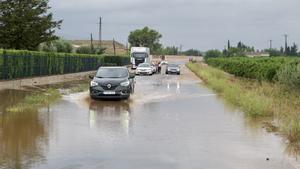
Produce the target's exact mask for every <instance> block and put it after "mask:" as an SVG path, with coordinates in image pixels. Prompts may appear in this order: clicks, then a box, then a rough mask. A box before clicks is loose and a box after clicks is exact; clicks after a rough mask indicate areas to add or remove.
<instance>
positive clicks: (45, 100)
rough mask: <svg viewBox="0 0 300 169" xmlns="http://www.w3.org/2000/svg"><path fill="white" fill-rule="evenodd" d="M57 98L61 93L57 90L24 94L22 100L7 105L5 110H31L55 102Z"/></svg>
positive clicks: (15, 111) (14, 111) (13, 111)
mask: <svg viewBox="0 0 300 169" xmlns="http://www.w3.org/2000/svg"><path fill="white" fill-rule="evenodd" d="M59 98H61V94H60V93H59V91H58V90H55V89H47V90H46V91H45V92H38V93H34V94H31V95H29V96H26V97H25V98H24V100H23V101H21V102H20V103H18V104H16V105H13V106H10V107H8V108H7V109H6V111H7V112H10V113H22V112H27V111H33V110H36V109H39V108H42V107H44V106H47V105H51V104H53V103H55V102H56V101H57V100H58V99H59Z"/></svg>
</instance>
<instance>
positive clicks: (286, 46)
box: [284, 34, 288, 52]
mask: <svg viewBox="0 0 300 169" xmlns="http://www.w3.org/2000/svg"><path fill="white" fill-rule="evenodd" d="M284 39H285V52H286V51H287V48H288V44H287V41H288V35H287V34H284Z"/></svg>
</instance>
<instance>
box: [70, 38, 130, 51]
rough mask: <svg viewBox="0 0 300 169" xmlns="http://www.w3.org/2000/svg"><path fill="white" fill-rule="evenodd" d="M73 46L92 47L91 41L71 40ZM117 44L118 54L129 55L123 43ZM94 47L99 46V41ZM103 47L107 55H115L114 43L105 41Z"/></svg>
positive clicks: (95, 42)
mask: <svg viewBox="0 0 300 169" xmlns="http://www.w3.org/2000/svg"><path fill="white" fill-rule="evenodd" d="M70 42H71V44H73V45H75V46H90V44H91V42H90V41H89V40H71V41H70ZM115 44H116V54H117V55H125V54H127V50H126V46H125V45H123V44H122V43H119V42H117V41H116V42H115ZM94 46H95V47H96V46H99V41H94ZM102 47H104V48H106V51H105V54H114V50H113V41H111V40H104V41H102Z"/></svg>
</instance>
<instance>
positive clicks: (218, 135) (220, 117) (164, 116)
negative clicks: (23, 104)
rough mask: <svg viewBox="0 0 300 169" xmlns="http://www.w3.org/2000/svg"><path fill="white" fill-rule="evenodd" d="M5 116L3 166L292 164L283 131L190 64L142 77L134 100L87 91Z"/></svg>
mask: <svg viewBox="0 0 300 169" xmlns="http://www.w3.org/2000/svg"><path fill="white" fill-rule="evenodd" d="M179 63H181V64H184V62H179ZM14 97H18V96H14ZM0 108H1V106H0ZM1 116H2V117H1V119H2V122H1V125H0V153H1V154H0V157H1V158H0V168H1V169H2V168H3V169H4V168H33V169H54V168H55V169H291V168H293V167H292V165H291V164H290V162H291V160H290V158H288V154H289V152H288V149H287V148H286V145H285V144H284V141H283V140H282V139H281V138H280V137H279V136H276V135H275V134H272V133H267V132H266V131H264V130H263V129H262V128H261V127H260V126H257V125H256V124H255V122H251V120H249V119H247V118H246V117H244V116H243V113H241V112H239V111H236V110H235V109H233V108H230V107H229V106H227V105H226V104H224V102H223V101H222V99H220V98H219V97H218V96H216V95H215V94H214V93H213V92H212V91H210V90H209V89H207V88H205V87H204V86H203V85H202V84H201V80H199V79H198V78H197V77H195V76H194V75H193V74H192V73H191V72H189V71H188V70H187V68H185V67H184V66H183V65H182V75H180V76H177V75H165V74H161V75H154V76H141V77H136V91H135V94H134V95H133V96H132V97H131V98H130V100H128V101H94V100H91V99H90V98H89V97H88V93H87V92H82V93H75V94H70V95H64V96H63V98H62V99H61V100H60V101H59V102H58V103H57V104H55V105H53V106H49V107H47V108H43V109H42V110H39V111H38V112H30V113H28V114H21V115H17V117H16V115H1ZM267 159H268V160H267Z"/></svg>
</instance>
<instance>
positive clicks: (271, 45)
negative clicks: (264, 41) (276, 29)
mask: <svg viewBox="0 0 300 169" xmlns="http://www.w3.org/2000/svg"><path fill="white" fill-rule="evenodd" d="M270 49H273V40H270Z"/></svg>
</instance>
